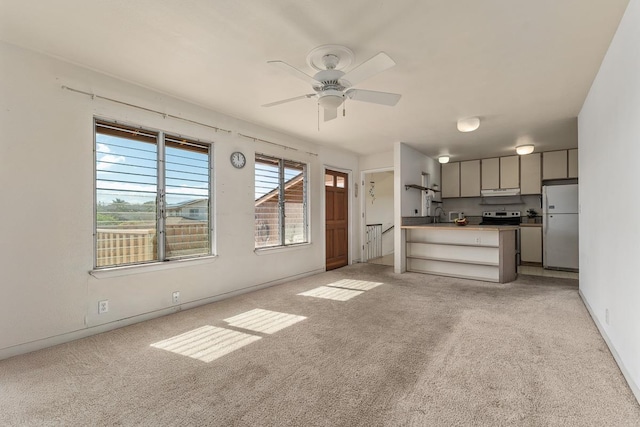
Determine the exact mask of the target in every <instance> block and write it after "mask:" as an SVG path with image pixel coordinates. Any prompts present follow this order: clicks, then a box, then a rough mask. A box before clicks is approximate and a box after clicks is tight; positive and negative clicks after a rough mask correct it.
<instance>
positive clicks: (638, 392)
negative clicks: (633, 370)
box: [578, 290, 640, 403]
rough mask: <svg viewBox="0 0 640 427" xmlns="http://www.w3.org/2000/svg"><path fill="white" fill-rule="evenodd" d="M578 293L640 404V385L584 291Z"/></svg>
mask: <svg viewBox="0 0 640 427" xmlns="http://www.w3.org/2000/svg"><path fill="white" fill-rule="evenodd" d="M578 293H579V294H580V298H582V302H583V303H584V306H585V307H587V311H588V312H589V315H591V319H593V323H595V325H596V328H598V331H600V335H601V336H602V338H603V339H604V342H605V343H606V344H607V347H609V351H610V352H611V355H612V356H613V358H614V359H615V361H616V363H617V364H618V367H619V368H620V372H622V375H623V376H624V379H625V380H627V384H629V388H630V389H631V391H632V392H633V394H634V396H635V397H636V400H637V401H638V403H640V387H639V386H638V384H636V383H635V381H634V380H633V378H632V377H631V374H630V373H629V371H628V370H627V367H626V366H625V364H624V361H623V360H622V358H621V357H620V355H619V354H618V352H617V351H616V348H615V347H614V346H613V343H612V342H611V340H610V339H609V335H607V332H606V330H605V328H604V327H603V326H602V324H601V323H600V321H599V320H598V318H597V317H596V315H595V314H594V311H593V309H592V308H591V306H590V305H589V303H588V302H587V299H586V298H585V297H584V295H583V294H582V291H581V290H580V291H578Z"/></svg>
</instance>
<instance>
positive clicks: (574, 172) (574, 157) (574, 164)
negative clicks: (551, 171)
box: [567, 148, 578, 178]
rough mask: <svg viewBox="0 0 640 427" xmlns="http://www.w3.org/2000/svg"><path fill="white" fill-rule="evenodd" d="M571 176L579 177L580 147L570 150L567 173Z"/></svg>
mask: <svg viewBox="0 0 640 427" xmlns="http://www.w3.org/2000/svg"><path fill="white" fill-rule="evenodd" d="M567 176H568V177H569V178H577V177H578V149H577V148H575V149H573V150H569V170H568V173H567Z"/></svg>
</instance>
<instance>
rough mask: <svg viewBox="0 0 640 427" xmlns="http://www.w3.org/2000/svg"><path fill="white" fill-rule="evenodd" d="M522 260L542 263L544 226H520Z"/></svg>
mask: <svg viewBox="0 0 640 427" xmlns="http://www.w3.org/2000/svg"><path fill="white" fill-rule="evenodd" d="M520 261H522V262H532V263H537V264H542V227H520Z"/></svg>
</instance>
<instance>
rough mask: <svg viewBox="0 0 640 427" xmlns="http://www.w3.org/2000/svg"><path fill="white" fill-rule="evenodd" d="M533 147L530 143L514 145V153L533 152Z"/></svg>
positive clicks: (522, 154)
mask: <svg viewBox="0 0 640 427" xmlns="http://www.w3.org/2000/svg"><path fill="white" fill-rule="evenodd" d="M534 148H535V147H534V146H533V145H532V144H527V145H519V146H517V147H516V153H518V154H519V155H521V156H524V155H525V154H531V153H533V149H534Z"/></svg>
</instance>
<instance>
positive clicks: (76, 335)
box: [0, 267, 325, 360]
mask: <svg viewBox="0 0 640 427" xmlns="http://www.w3.org/2000/svg"><path fill="white" fill-rule="evenodd" d="M324 271H325V269H324V267H323V268H319V269H316V270H312V271H307V272H304V273H300V274H295V275H293V276H288V277H284V278H281V279H277V280H272V281H270V282H264V283H260V284H258V285H253V286H248V287H246V288H242V289H238V290H235V291H231V292H226V293H222V294H219V295H215V296H212V297H208V298H203V299H199V300H196V301H189V302H185V303H183V304H180V305H177V306H171V307H167V308H163V309H160V310H155V311H152V312H148V313H141V314H139V315H136V316H132V317H127V318H125V319H120V320H116V321H114V322H109V323H104V324H101V325H97V326H92V327H87V328H83V329H79V330H77V331H72V332H67V333H64V334H60V335H55V336H52V337H48V338H43V339H40V340H36V341H31V342H27V343H23V344H18V345H14V346H11V347H6V348H3V349H0V360H3V359H8V358H10V357H14V356H19V355H21V354H26V353H31V352H32V351H37V350H42V349H43V348H47V347H52V346H54V345H59V344H64V343H67V342H70V341H75V340H78V339H81V338H86V337H89V336H91V335H97V334H101V333H103V332H108V331H112V330H114V329H118V328H122V327H124V326H129V325H133V324H134V323H140V322H144V321H146V320H151V319H155V318H157V317H162V316H166V315H168V314H173V313H176V312H178V311H181V310H188V309H191V308H195V307H199V306H201V305H206V304H211V303H212V302H216V301H220V300H223V299H227V298H231V297H234V296H237V295H241V294H245V293H247V292H252V291H256V290H258V289H263V288H268V287H270V286H275V285H280V284H282V283H286V282H290V281H292V280H297V279H302V278H303V277H308V276H313V275H314V274H319V273H323V272H324Z"/></svg>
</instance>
